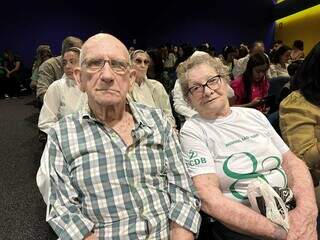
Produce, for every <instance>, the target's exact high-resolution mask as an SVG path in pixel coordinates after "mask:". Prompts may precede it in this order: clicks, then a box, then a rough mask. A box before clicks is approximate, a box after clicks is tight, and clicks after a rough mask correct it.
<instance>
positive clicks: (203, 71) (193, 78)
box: [186, 63, 218, 83]
mask: <svg viewBox="0 0 320 240" xmlns="http://www.w3.org/2000/svg"><path fill="white" fill-rule="evenodd" d="M216 75H218V74H217V71H216V69H215V68H214V67H213V66H210V65H209V64H207V63H200V64H197V65H194V66H192V68H190V69H188V70H187V71H186V78H187V79H188V82H189V83H202V82H204V81H206V80H207V79H208V78H210V77H213V76H216Z"/></svg>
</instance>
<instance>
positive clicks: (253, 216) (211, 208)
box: [192, 173, 286, 239]
mask: <svg viewBox="0 0 320 240" xmlns="http://www.w3.org/2000/svg"><path fill="white" fill-rule="evenodd" d="M192 180H193V182H194V185H195V187H196V189H197V191H198V194H199V197H200V199H201V205H202V207H201V208H202V210H203V211H204V212H206V213H207V214H209V215H210V216H212V217H214V218H215V219H217V220H219V221H220V222H221V223H223V224H224V225H226V226H227V227H228V228H230V229H232V230H234V231H236V232H239V233H244V234H247V235H251V236H255V237H260V238H262V239H286V232H285V230H284V229H282V228H281V227H279V226H277V225H275V224H273V223H272V222H271V221H270V220H268V219H267V218H266V217H264V216H263V215H261V214H259V213H257V212H255V211H253V210H252V209H250V208H248V207H246V206H245V205H243V204H240V203H238V202H236V201H233V200H231V199H229V198H227V197H224V196H223V194H222V192H221V190H220V189H219V179H218V177H217V176H216V174H213V173H211V174H202V175H197V176H195V177H193V179H192Z"/></svg>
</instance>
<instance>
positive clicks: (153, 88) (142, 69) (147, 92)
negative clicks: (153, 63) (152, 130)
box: [129, 50, 176, 127]
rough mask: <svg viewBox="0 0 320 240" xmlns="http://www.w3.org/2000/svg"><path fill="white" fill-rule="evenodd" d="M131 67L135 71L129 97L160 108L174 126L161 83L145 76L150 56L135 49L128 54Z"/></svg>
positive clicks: (166, 95) (167, 98)
mask: <svg viewBox="0 0 320 240" xmlns="http://www.w3.org/2000/svg"><path fill="white" fill-rule="evenodd" d="M130 59H131V63H132V66H133V68H134V69H135V71H136V81H135V83H134V86H133V89H132V91H131V92H130V94H129V97H130V98H131V99H132V100H133V101H135V102H138V103H142V104H145V105H148V106H150V107H154V108H160V109H161V110H162V111H163V112H164V114H165V116H166V117H167V118H168V120H169V122H170V123H171V125H172V126H173V127H174V126H175V125H176V124H175V119H174V117H173V115H172V110H171V105H170V100H169V96H168V94H167V92H166V90H165V89H164V87H163V85H162V84H161V83H160V82H158V81H156V80H153V79H148V78H147V71H148V67H149V63H150V56H149V54H148V53H147V52H145V51H143V50H136V51H133V52H132V53H131V54H130Z"/></svg>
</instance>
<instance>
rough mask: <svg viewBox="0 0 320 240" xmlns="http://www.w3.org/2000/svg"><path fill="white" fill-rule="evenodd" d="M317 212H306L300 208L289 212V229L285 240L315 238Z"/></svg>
mask: <svg viewBox="0 0 320 240" xmlns="http://www.w3.org/2000/svg"><path fill="white" fill-rule="evenodd" d="M316 216H317V213H314V214H308V212H307V211H304V210H303V209H301V208H298V207H297V208H295V209H293V210H291V211H290V212H289V224H290V229H289V232H288V237H287V240H300V239H308V240H317V239H318V238H317V230H316V228H317V221H316V220H317V217H316Z"/></svg>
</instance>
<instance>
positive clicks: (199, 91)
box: [188, 75, 221, 96]
mask: <svg viewBox="0 0 320 240" xmlns="http://www.w3.org/2000/svg"><path fill="white" fill-rule="evenodd" d="M220 84H221V76H220V75H217V76H214V77H211V78H209V79H208V80H207V82H206V83H205V84H197V85H193V86H192V87H191V88H189V90H188V92H189V93H190V94H191V95H193V96H200V95H201V96H202V95H203V93H204V90H205V87H208V88H209V89H211V90H216V89H217V88H219V87H220Z"/></svg>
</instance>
